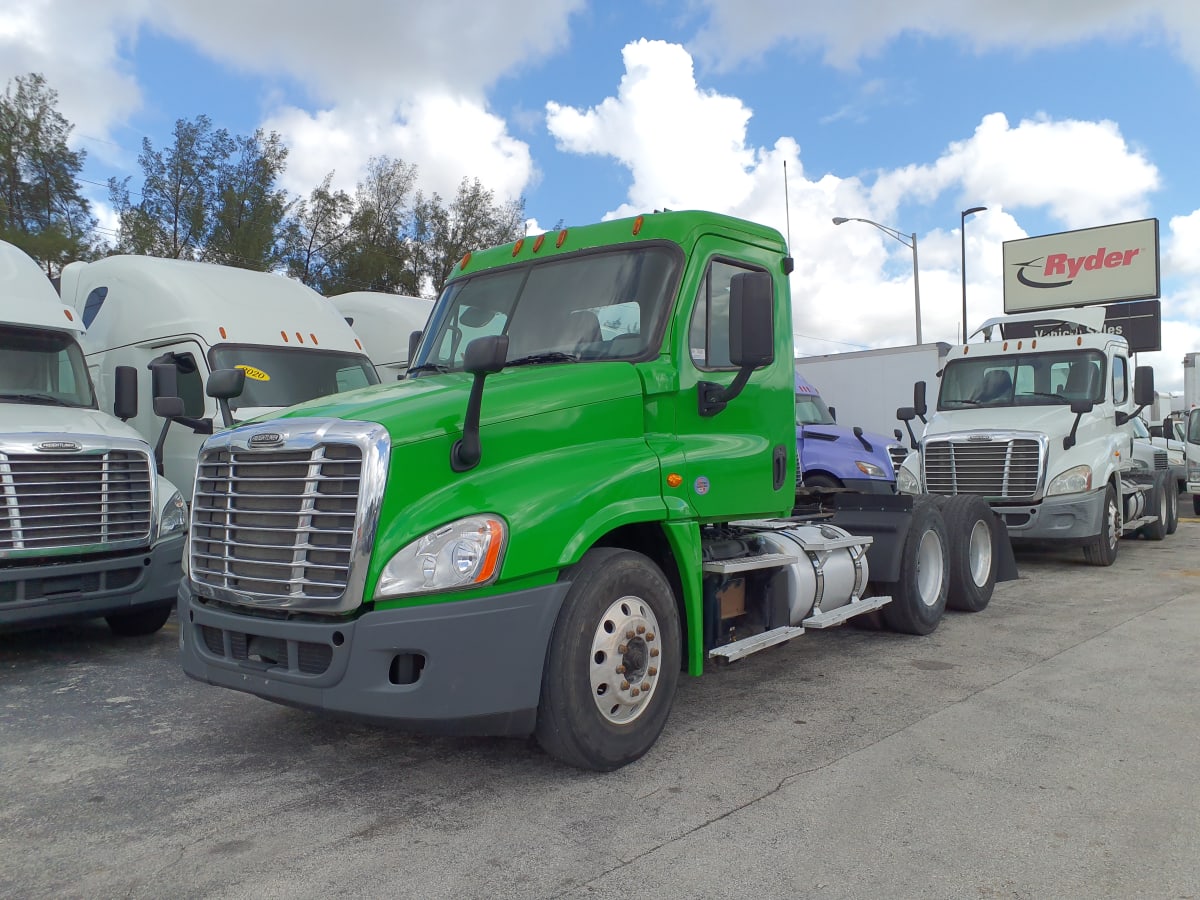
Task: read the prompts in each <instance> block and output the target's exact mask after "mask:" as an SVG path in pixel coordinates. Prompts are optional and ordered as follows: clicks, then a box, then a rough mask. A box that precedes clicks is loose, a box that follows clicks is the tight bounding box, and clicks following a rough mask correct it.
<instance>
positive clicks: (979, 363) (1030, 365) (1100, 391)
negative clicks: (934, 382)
mask: <svg viewBox="0 0 1200 900" xmlns="http://www.w3.org/2000/svg"><path fill="white" fill-rule="evenodd" d="M1104 369H1105V366H1104V354H1102V353H1099V352H1098V351H1095V350H1067V351H1062V352H1060V353H1028V354H1024V355H1015V356H1003V357H995V356H984V357H977V358H975V359H956V360H953V361H951V362H949V363H947V365H946V368H945V370H944V371H943V372H942V386H941V389H940V391H939V393H938V409H939V410H947V409H970V408H975V407H997V406H1049V405H1053V404H1064V405H1069V404H1070V403H1071V401H1072V400H1091V401H1092V402H1093V403H1100V402H1101V401H1103V400H1104Z"/></svg>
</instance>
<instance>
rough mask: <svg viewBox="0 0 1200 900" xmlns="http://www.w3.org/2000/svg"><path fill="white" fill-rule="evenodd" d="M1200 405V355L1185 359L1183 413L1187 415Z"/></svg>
mask: <svg viewBox="0 0 1200 900" xmlns="http://www.w3.org/2000/svg"><path fill="white" fill-rule="evenodd" d="M1197 405H1200V353H1187V354H1184V357H1183V409H1182V410H1181V412H1183V413H1184V414H1185V415H1186V414H1187V413H1189V412H1191V411H1192V410H1193V409H1195V408H1196V407H1197Z"/></svg>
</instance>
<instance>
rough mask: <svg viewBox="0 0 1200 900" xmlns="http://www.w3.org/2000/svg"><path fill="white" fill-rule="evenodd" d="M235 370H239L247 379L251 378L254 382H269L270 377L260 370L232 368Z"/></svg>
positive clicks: (243, 367) (240, 367) (252, 367)
mask: <svg viewBox="0 0 1200 900" xmlns="http://www.w3.org/2000/svg"><path fill="white" fill-rule="evenodd" d="M234 368H235V369H241V370H242V371H243V372H245V373H246V377H247V378H253V379H254V380H255V381H270V380H271V376H270V375H268V374H267V373H266V372H264V371H263V370H262V369H256V368H254V366H234Z"/></svg>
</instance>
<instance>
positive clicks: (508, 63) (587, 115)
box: [0, 0, 1200, 389]
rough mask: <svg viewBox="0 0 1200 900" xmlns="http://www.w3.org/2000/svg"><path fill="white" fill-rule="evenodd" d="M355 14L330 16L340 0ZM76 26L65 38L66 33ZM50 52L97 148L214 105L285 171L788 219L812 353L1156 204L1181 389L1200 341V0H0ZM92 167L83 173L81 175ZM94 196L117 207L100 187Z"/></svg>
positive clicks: (949, 321) (1170, 373)
mask: <svg viewBox="0 0 1200 900" xmlns="http://www.w3.org/2000/svg"><path fill="white" fill-rule="evenodd" d="M333 10H336V12H333ZM64 48H66V49H64ZM30 71H37V72H41V73H42V74H44V75H45V76H46V77H47V79H48V81H49V83H50V85H51V87H53V88H55V89H56V90H57V91H58V92H59V108H60V110H61V111H62V112H63V113H64V115H66V116H67V117H68V119H70V120H71V121H72V122H74V123H75V124H76V132H75V140H76V142H77V144H78V146H80V147H81V148H83V149H85V150H86V151H87V152H88V162H87V168H86V170H85V173H84V177H85V178H86V179H88V180H89V181H96V182H104V181H105V180H106V179H107V178H108V177H109V176H114V175H115V176H120V177H123V176H125V175H131V176H133V181H132V182H131V186H132V187H134V189H136V186H137V181H138V177H137V176H138V171H139V170H138V166H137V162H136V158H137V154H138V151H139V150H140V146H141V141H142V138H143V137H149V138H150V140H151V141H152V142H153V143H154V145H155V146H156V147H162V146H164V145H166V144H167V143H168V142H169V140H170V131H171V129H172V127H173V125H174V122H175V120H176V119H178V118H193V117H195V116H196V115H199V114H201V113H204V114H207V115H208V116H210V117H211V118H212V119H213V121H214V122H215V123H216V124H217V125H219V126H221V127H225V128H227V129H229V130H230V131H232V132H235V133H242V134H248V133H250V132H252V131H253V130H254V129H255V128H259V127H261V128H264V129H267V130H272V129H273V130H276V131H279V132H280V133H281V134H282V135H283V137H284V140H285V142H286V143H287V145H288V146H289V147H290V150H291V152H290V157H289V166H288V172H287V177H286V182H285V186H286V187H287V188H288V189H289V190H291V191H292V192H293V193H295V194H307V192H308V191H309V190H311V189H312V188H313V187H314V186H315V185H316V184H317V183H318V182H319V181H320V180H321V178H323V177H324V175H325V174H326V173H328V172H329V171H334V172H335V183H337V184H339V185H340V186H342V187H345V188H347V189H353V186H354V184H355V183H356V181H357V179H358V177H359V176H360V175H361V173H362V171H363V168H364V166H365V164H366V162H367V159H368V158H369V157H370V156H371V155H372V154H387V155H389V156H392V157H398V158H402V159H404V160H406V161H408V162H412V163H415V164H416V165H417V166H418V167H419V170H420V173H421V186H422V187H423V188H424V189H426V190H427V191H432V190H436V191H439V192H440V193H442V194H443V195H444V196H445V195H450V194H452V193H453V191H454V189H455V186H456V184H457V183H458V181H459V180H460V179H461V178H462V177H464V176H468V177H479V178H480V179H481V180H483V182H484V183H485V184H487V185H488V186H489V187H491V188H492V189H493V190H495V191H496V193H497V194H498V195H499V196H501V197H510V196H513V197H515V196H523V197H524V198H525V201H526V212H527V214H528V216H529V218H530V228H531V230H536V229H539V228H549V227H552V226H553V225H554V224H555V223H557V222H558V221H560V220H561V221H564V222H565V223H567V224H572V223H583V222H588V221H595V220H598V219H601V218H603V217H606V216H612V215H618V214H624V213H627V212H635V211H636V212H640V211H645V210H647V209H652V208H656V207H662V206H667V207H673V208H686V207H699V208H710V209H716V210H718V211H721V212H728V213H732V214H735V215H741V216H744V217H746V218H751V219H755V220H758V221H763V222H766V223H768V224H771V225H774V226H776V227H778V228H779V229H780V230H784V228H785V224H786V218H785V207H784V194H783V164H784V162H785V161H786V163H787V169H788V173H789V200H790V205H789V207H788V209H787V212H788V213H790V218H791V237H792V240H793V245H794V251H793V252H794V255H795V257H796V260H797V268H796V272H795V274H794V275H793V294H794V307H795V319H796V322H795V331H796V345H797V350H798V352H799V353H802V354H816V353H830V352H836V351H838V350H847V349H858V348H861V347H866V346H882V345H891V344H901V343H911V342H912V340H913V339H914V309H913V306H914V304H913V281H912V277H913V274H912V252H911V250H910V249H909V248H908V247H906V246H904V245H902V244H901V243H900V242H898V241H895V240H893V239H891V238H889V237H887V236H886V235H884V234H883V233H881V232H879V231H877V230H876V229H874V228H872V227H870V226H868V225H863V224H861V223H848V224H846V225H843V226H841V227H835V226H833V225H832V223H831V221H830V219H831V218H832V217H833V216H835V215H838V216H846V217H861V218H867V219H872V220H874V221H878V222H881V223H883V224H886V225H888V226H889V227H893V228H896V229H898V230H899V231H901V232H903V233H904V234H909V233H911V232H916V233H917V235H918V246H919V262H920V266H919V273H920V292H921V307H922V326H923V337H924V339H925V340H947V341H953V340H956V338H957V335H958V329H959V326H960V319H961V304H962V289H961V271H962V270H961V263H962V260H961V256H960V234H959V225H960V219H959V213H960V211H961V210H962V209H965V208H967V207H971V206H987V207H988V211H987V212H984V213H981V214H979V215H977V216H975V217H974V218H972V219H969V220H968V225H967V229H966V235H967V253H966V270H967V275H968V301H969V312H968V322H969V323H970V324H971V325H972V327H974V326H975V325H978V324H979V323H980V322H981V321H982V320H983V319H984V318H986V317H988V316H991V315H998V314H1000V313H1001V312H1002V291H1001V245H1002V243H1003V242H1004V241H1007V240H1013V239H1017V238H1021V237H1026V236H1030V235H1038V234H1047V233H1053V232H1058V231H1064V230H1068V229H1074V228H1085V227H1092V226H1097V225H1106V224H1112V223H1116V222H1123V221H1130V220H1133V219H1140V218H1146V217H1155V218H1158V219H1159V222H1160V235H1161V260H1162V276H1163V292H1162V300H1163V308H1164V319H1165V320H1166V322H1165V324H1164V335H1163V347H1164V349H1163V351H1162V352H1161V353H1153V354H1151V353H1145V354H1141V355H1140V358H1139V362H1141V363H1150V364H1153V365H1154V366H1155V367H1156V376H1157V380H1158V384H1159V387H1160V388H1165V389H1171V388H1175V389H1178V386H1179V384H1180V381H1181V378H1182V366H1181V364H1180V361H1181V358H1182V355H1183V353H1184V352H1188V351H1191V350H1200V254H1197V253H1196V252H1195V250H1194V248H1195V247H1196V246H1197V242H1198V241H1200V190H1198V188H1200V183H1198V182H1200V172H1198V167H1197V166H1196V165H1195V163H1194V156H1195V149H1194V148H1195V147H1196V146H1197V132H1198V131H1200V124H1198V116H1197V113H1198V112H1200V108H1198V107H1200V103H1198V102H1197V101H1198V98H1200V94H1198V92H1197V74H1198V72H1200V5H1197V4H1194V3H1191V2H1188V0H1141V2H1132V0H1090V2H1088V3H1084V2H1081V0H1059V2H1056V3H1054V4H1048V3H1045V2H1044V0H1043V2H1033V0H1005V2H995V0H979V2H974V3H968V4H963V3H951V2H949V0H909V2H907V3H905V4H895V3H888V2H883V0H843V2H841V3H839V4H820V5H817V4H797V3H794V2H790V0H690V2H682V3H667V2H653V0H650V2H643V3H638V4H630V3H619V2H615V3H598V2H585V0H563V2H559V3H556V4H553V5H548V6H528V5H526V6H520V5H518V6H511V5H498V4H483V3H478V2H466V0H442V2H440V3H439V4H437V5H433V6H431V5H427V4H423V5H417V4H415V3H387V2H381V0H342V2H341V3H339V4H338V5H337V6H336V7H334V6H331V5H329V4H326V3H319V2H316V0H290V2H288V3H281V2H259V3H254V4H247V3H245V2H244V0H238V2H235V0H208V2H206V3H204V4H196V3H193V2H191V0H155V2H150V0H109V2H106V3H103V4H96V3H94V2H84V0H43V2H40V3H36V4H31V3H28V2H24V0H0V78H3V79H4V80H5V81H7V80H8V79H10V78H12V77H14V76H16V75H20V74H24V73H27V72H30ZM89 187H90V185H89ZM92 199H93V200H94V202H95V203H96V205H97V213H98V214H99V215H100V217H101V219H102V220H103V221H104V222H105V223H106V224H108V225H111V224H112V218H111V211H110V210H108V209H107V205H106V201H107V197H106V191H105V190H104V189H102V188H99V187H96V188H95V192H94V193H93V194H92Z"/></svg>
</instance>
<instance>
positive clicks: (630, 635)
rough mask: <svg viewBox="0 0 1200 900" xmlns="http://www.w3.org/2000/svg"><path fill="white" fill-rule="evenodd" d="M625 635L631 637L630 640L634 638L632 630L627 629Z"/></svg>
mask: <svg viewBox="0 0 1200 900" xmlns="http://www.w3.org/2000/svg"><path fill="white" fill-rule="evenodd" d="M625 637H627V638H629V640H633V637H634V634H633V632H632V631H627V632H625Z"/></svg>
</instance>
